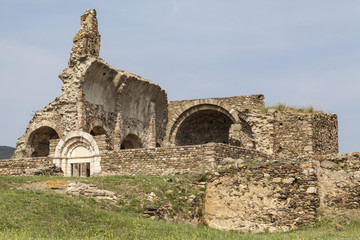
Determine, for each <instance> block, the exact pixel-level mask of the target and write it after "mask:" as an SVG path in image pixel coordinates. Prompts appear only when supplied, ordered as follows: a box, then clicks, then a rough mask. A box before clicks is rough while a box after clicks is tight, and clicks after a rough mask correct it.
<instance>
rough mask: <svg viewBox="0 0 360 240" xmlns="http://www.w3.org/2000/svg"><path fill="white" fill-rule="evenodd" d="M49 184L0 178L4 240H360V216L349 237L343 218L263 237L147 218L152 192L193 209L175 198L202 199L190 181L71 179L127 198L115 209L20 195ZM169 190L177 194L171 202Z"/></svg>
mask: <svg viewBox="0 0 360 240" xmlns="http://www.w3.org/2000/svg"><path fill="white" fill-rule="evenodd" d="M49 179H55V177H47V176H40V177H0V203H1V204H0V239H44V238H46V239H216V240H221V239H224V240H225V239H359V236H360V221H359V218H360V217H359V215H357V216H356V214H358V213H359V212H355V211H354V212H353V214H355V216H350V215H349V216H350V217H347V218H346V219H347V221H348V222H347V223H342V224H343V225H344V226H345V228H346V230H344V231H337V230H336V229H335V227H334V223H333V221H340V220H339V219H340V218H339V217H334V218H333V219H327V218H324V220H323V221H322V222H319V223H317V224H316V225H315V226H314V227H309V228H303V229H300V230H297V231H292V232H289V233H262V234H250V233H239V232H235V231H228V232H221V231H217V230H214V229H210V228H207V227H206V226H198V227H194V226H191V225H181V224H174V223H166V222H164V221H154V220H150V219H147V218H144V217H142V214H141V211H142V210H143V209H142V208H141V206H142V204H143V203H145V202H146V201H147V199H146V196H147V195H148V194H149V193H150V192H153V191H156V193H157V195H158V196H160V199H159V201H158V202H157V204H164V203H166V202H172V204H174V205H177V206H178V210H177V211H178V212H181V209H187V208H189V206H186V203H187V201H182V200H177V199H176V198H178V199H181V197H182V196H184V195H182V194H181V193H179V191H181V192H186V194H188V193H190V192H191V193H194V194H197V192H196V190H193V189H192V187H191V186H190V185H189V184H188V183H189V181H190V180H191V176H177V177H176V178H174V177H173V178H172V181H169V179H168V178H165V177H148V176H139V177H125V176H114V177H101V178H100V177H98V178H86V179H85V178H71V179H72V180H77V181H84V182H88V183H93V184H97V185H98V186H99V187H102V188H104V189H109V190H112V191H116V192H118V193H119V194H120V195H123V196H125V195H126V197H124V200H123V201H122V202H121V203H119V204H115V205H114V204H111V203H109V202H106V201H100V202H97V201H95V200H93V199H89V198H84V197H80V196H69V195H62V194H57V193H54V192H49V191H31V190H19V189H17V188H18V187H20V186H22V185H23V184H25V183H29V182H38V181H43V180H49ZM56 179H59V178H56ZM67 179H69V178H67ZM179 185H181V186H182V187H181V188H180V187H179ZM168 190H172V191H173V192H174V193H175V192H176V194H173V196H169V195H167V194H166V192H168ZM186 194H185V195H186ZM135 199H136V201H135ZM138 212H139V214H138ZM349 219H350V220H349Z"/></svg>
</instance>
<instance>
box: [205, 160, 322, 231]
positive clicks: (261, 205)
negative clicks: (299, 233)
mask: <svg viewBox="0 0 360 240" xmlns="http://www.w3.org/2000/svg"><path fill="white" fill-rule="evenodd" d="M310 170H311V171H310ZM304 171H307V172H306V174H304V173H303V172H304ZM316 187H317V176H316V174H315V170H314V168H313V166H312V164H305V165H298V164H289V163H287V164H281V166H279V165H277V166H276V165H271V164H263V165H260V166H258V165H256V166H251V165H243V164H241V165H238V167H236V168H231V169H229V170H226V171H224V172H221V173H220V174H217V175H212V176H211V177H210V179H209V180H208V181H207V187H206V193H205V200H204V211H203V213H204V222H205V223H206V224H208V225H209V226H210V227H213V228H217V229H221V230H239V231H244V232H248V231H252V232H263V231H270V232H273V231H288V230H290V229H294V228H296V227H299V226H304V225H311V224H313V223H314V222H315V220H316V209H317V208H318V207H319V196H318V194H317V192H316Z"/></svg>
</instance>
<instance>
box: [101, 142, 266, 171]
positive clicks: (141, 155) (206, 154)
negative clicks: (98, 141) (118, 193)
mask: <svg viewBox="0 0 360 240" xmlns="http://www.w3.org/2000/svg"><path fill="white" fill-rule="evenodd" d="M226 156H230V157H232V158H234V159H238V158H241V159H242V160H253V159H260V158H262V159H265V158H266V155H265V154H262V153H260V152H257V151H252V150H250V149H245V148H240V147H230V146H228V145H225V144H215V143H211V144H205V145H193V146H182V147H165V148H146V149H145V148H139V149H124V150H120V151H109V152H108V153H105V152H104V154H103V155H102V156H101V169H102V172H103V175H108V174H113V175H114V174H121V175H172V174H175V173H191V172H192V173H194V172H201V171H205V170H211V169H212V168H213V167H215V166H216V165H219V164H221V163H220V161H221V159H223V158H224V157H226Z"/></svg>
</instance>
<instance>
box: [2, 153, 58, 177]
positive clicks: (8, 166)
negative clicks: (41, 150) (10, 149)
mask: <svg viewBox="0 0 360 240" xmlns="http://www.w3.org/2000/svg"><path fill="white" fill-rule="evenodd" d="M49 163H52V159H51V158H48V157H39V158H21V159H9V160H2V161H0V176H17V175H24V174H25V173H26V170H29V169H33V168H37V167H39V166H41V165H46V164H49Z"/></svg>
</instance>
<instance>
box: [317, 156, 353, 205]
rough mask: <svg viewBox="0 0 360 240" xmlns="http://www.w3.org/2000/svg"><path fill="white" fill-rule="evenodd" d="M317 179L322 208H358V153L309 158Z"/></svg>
mask: <svg viewBox="0 0 360 240" xmlns="http://www.w3.org/2000/svg"><path fill="white" fill-rule="evenodd" d="M311 161H313V162H314V164H315V166H316V171H317V175H318V179H319V194H320V199H321V201H320V204H321V207H322V208H325V209H326V208H338V207H340V208H350V209H351V208H360V153H358V152H355V153H346V154H345V153H342V154H336V155H335V154H330V155H326V156H315V157H313V158H311Z"/></svg>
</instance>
